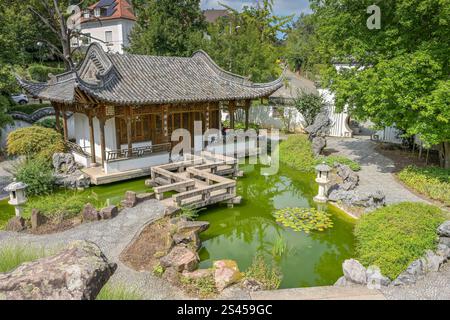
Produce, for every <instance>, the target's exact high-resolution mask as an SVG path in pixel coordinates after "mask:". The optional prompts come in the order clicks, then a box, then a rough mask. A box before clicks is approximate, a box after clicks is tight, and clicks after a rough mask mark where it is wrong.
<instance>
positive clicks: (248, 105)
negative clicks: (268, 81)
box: [245, 100, 252, 131]
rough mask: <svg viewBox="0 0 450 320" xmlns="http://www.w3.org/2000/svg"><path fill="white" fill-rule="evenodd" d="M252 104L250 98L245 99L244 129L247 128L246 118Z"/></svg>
mask: <svg viewBox="0 0 450 320" xmlns="http://www.w3.org/2000/svg"><path fill="white" fill-rule="evenodd" d="M251 105H252V101H251V100H247V101H245V131H247V130H248V118H249V113H250V106H251Z"/></svg>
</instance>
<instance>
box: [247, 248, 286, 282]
mask: <svg viewBox="0 0 450 320" xmlns="http://www.w3.org/2000/svg"><path fill="white" fill-rule="evenodd" d="M244 276H245V278H247V279H254V280H256V281H258V282H259V283H261V284H262V285H263V287H264V290H276V289H278V288H279V287H280V285H281V279H282V274H281V271H280V270H279V269H278V268H276V267H275V266H274V265H272V264H268V263H267V262H266V260H265V259H264V257H263V256H262V255H261V254H258V255H256V256H255V258H254V259H253V262H252V265H251V266H250V267H249V268H248V269H247V271H246V272H245V275H244Z"/></svg>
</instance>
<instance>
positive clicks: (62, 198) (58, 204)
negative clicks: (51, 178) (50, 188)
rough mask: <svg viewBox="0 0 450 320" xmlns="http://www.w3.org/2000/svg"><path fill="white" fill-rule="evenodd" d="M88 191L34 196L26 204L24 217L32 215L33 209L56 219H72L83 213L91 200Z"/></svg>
mask: <svg viewBox="0 0 450 320" xmlns="http://www.w3.org/2000/svg"><path fill="white" fill-rule="evenodd" d="M90 200H91V199H90V198H89V195H88V194H87V193H86V192H77V191H73V192H57V193H53V194H50V195H46V196H41V197H32V198H30V199H28V202H27V203H26V204H25V210H24V214H23V216H24V218H29V217H30V216H31V211H32V210H33V209H37V210H39V211H40V212H41V213H42V214H44V215H45V216H46V217H48V218H51V219H56V220H62V219H70V218H73V217H76V216H77V215H79V214H80V213H81V211H82V210H83V208H84V206H85V205H86V204H87V203H89V202H90Z"/></svg>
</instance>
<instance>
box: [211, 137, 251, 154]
mask: <svg viewBox="0 0 450 320" xmlns="http://www.w3.org/2000/svg"><path fill="white" fill-rule="evenodd" d="M256 148H257V143H256V140H255V139H250V140H248V141H247V142H245V141H238V142H236V143H226V144H212V145H208V146H207V147H206V151H209V152H212V153H216V154H222V155H226V156H234V155H237V156H238V157H245V155H246V154H248V153H249V152H250V153H253V152H255V151H256Z"/></svg>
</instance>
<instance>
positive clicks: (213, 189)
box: [145, 151, 243, 209]
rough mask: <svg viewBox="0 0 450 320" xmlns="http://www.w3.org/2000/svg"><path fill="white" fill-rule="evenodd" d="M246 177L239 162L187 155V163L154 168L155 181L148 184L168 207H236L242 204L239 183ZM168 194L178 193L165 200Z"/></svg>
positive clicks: (152, 170) (202, 153) (223, 158)
mask: <svg viewBox="0 0 450 320" xmlns="http://www.w3.org/2000/svg"><path fill="white" fill-rule="evenodd" d="M242 175H243V172H242V171H239V163H238V160H237V159H236V158H233V157H228V156H224V155H220V154H214V153H211V152H208V151H202V152H201V153H200V155H192V154H186V155H184V160H183V161H179V162H174V163H169V164H165V165H160V166H155V167H152V169H151V180H147V181H146V182H145V183H146V185H147V186H151V187H153V190H154V193H155V196H156V199H158V200H160V201H161V202H162V203H163V204H164V205H165V206H171V207H178V208H181V207H190V208H194V209H195V208H201V207H206V206H209V205H213V204H216V203H227V204H228V206H230V207H232V206H233V205H234V204H239V203H240V202H241V197H239V196H237V195H236V180H235V179H236V178H237V177H239V176H242ZM168 192H177V193H176V194H174V195H172V196H171V197H170V198H164V194H165V193H168Z"/></svg>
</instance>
